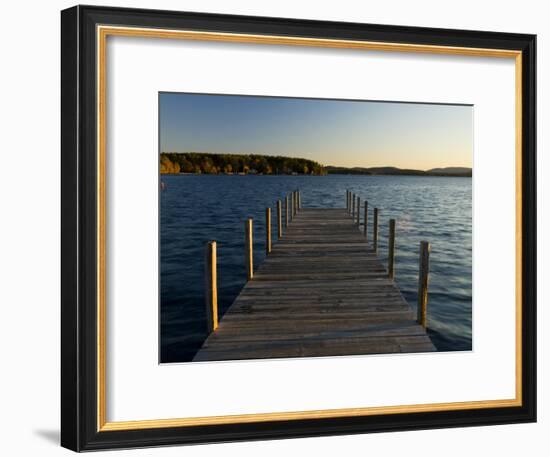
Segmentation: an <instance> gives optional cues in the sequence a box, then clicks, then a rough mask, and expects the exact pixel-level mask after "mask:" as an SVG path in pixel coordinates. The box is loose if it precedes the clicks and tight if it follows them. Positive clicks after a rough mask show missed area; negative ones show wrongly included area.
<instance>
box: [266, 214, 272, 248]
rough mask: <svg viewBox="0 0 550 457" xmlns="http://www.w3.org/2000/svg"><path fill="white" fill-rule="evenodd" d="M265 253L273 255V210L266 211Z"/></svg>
mask: <svg viewBox="0 0 550 457" xmlns="http://www.w3.org/2000/svg"><path fill="white" fill-rule="evenodd" d="M265 253H266V254H271V208H266V209H265Z"/></svg>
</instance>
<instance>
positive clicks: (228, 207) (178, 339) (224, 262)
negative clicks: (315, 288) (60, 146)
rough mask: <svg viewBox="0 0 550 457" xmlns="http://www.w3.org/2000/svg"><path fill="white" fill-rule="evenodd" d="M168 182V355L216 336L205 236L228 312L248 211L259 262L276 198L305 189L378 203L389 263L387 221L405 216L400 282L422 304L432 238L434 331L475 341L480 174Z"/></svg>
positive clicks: (164, 286)
mask: <svg viewBox="0 0 550 457" xmlns="http://www.w3.org/2000/svg"><path fill="white" fill-rule="evenodd" d="M162 180H163V181H164V183H165V184H166V189H165V190H164V191H163V192H161V196H160V241H161V248H160V251H161V252H160V256H161V257H160V259H161V262H160V265H161V267H160V269H161V334H160V341H161V362H185V361H189V360H191V359H192V357H193V356H194V354H195V353H196V351H197V350H198V349H199V348H200V346H201V344H202V342H203V341H204V339H205V338H206V336H207V335H206V323H205V319H206V317H205V310H204V295H203V287H204V279H203V271H204V263H203V262H204V245H205V242H206V241H208V240H216V241H217V242H218V293H219V307H220V313H223V312H225V310H226V309H227V308H228V307H229V306H230V305H231V303H232V302H233V300H234V299H235V297H236V296H237V295H238V294H239V292H240V290H241V288H242V287H243V285H244V283H245V278H246V273H245V267H244V253H243V244H244V225H243V224H244V221H245V220H246V219H247V218H249V217H252V218H254V221H255V224H254V264H255V265H256V266H257V265H259V263H260V262H261V261H262V260H263V258H264V252H265V232H264V227H263V223H264V217H265V208H266V207H267V206H271V207H272V214H274V215H275V214H276V212H275V204H276V201H277V199H279V198H280V199H283V198H284V196H285V195H286V194H287V193H288V192H289V191H291V190H293V189H297V188H299V189H300V190H301V192H302V194H301V195H302V206H303V207H344V206H345V193H346V189H350V190H351V191H352V192H354V193H355V194H356V195H359V196H360V197H361V201H362V202H363V201H364V200H365V198H366V199H367V200H368V201H369V212H372V208H374V206H377V207H378V208H379V211H380V213H379V225H380V235H379V255H380V257H381V258H382V259H383V261H384V262H386V261H387V257H386V256H387V234H388V221H389V219H390V218H395V219H396V220H397V231H396V281H397V284H398V286H399V288H400V289H401V291H402V293H403V295H404V296H405V298H406V299H407V301H408V302H409V303H410V304H411V306H412V307H413V308H415V309H416V295H417V281H418V250H419V242H420V241H421V240H427V241H430V243H431V247H432V251H431V255H430V286H429V298H428V325H429V328H430V336H431V338H432V340H433V342H434V344H435V345H436V346H437V348H438V349H439V350H441V351H452V350H470V349H471V346H472V331H471V329H472V206H471V202H472V180H471V178H443V177H418V176H347V175H329V176H227V175H219V176H215V175H202V176H201V175H179V176H163V177H162ZM369 221H372V215H371V214H369ZM274 229H275V225H274ZM275 238H276V237H275ZM275 242H276V240H275Z"/></svg>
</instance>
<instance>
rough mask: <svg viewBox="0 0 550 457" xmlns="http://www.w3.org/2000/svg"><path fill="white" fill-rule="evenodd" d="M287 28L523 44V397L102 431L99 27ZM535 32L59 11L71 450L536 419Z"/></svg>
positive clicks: (392, 39) (65, 380)
mask: <svg viewBox="0 0 550 457" xmlns="http://www.w3.org/2000/svg"><path fill="white" fill-rule="evenodd" d="M100 24H101V25H117V26H120V25H126V26H135V27H150V28H162V29H182V30H195V31H210V32H225V33H244V34H256V35H278V36H279V35H283V36H296V37H305V38H324V39H340V40H359V41H371V42H373V41H374V42H386V43H388V42H389V43H408V44H417V45H437V46H450V47H473V48H484V49H508V50H517V51H521V53H522V57H521V58H522V86H521V96H522V127H521V129H522V145H521V146H522V156H521V161H522V189H521V193H522V196H521V198H522V214H521V223H522V264H521V272H522V290H521V297H522V303H523V306H522V316H521V323H522V332H521V335H522V354H521V355H522V357H521V368H522V371H521V373H522V386H523V389H522V401H521V405H520V406H514V407H496V408H482V409H465V410H452V411H432V412H416V413H414V412H413V413H401V414H384V415H369V416H360V417H357V416H355V417H337V418H319V419H306V420H276V421H263V422H254V423H240V424H224V425H199V426H192V427H158V428H150V429H139V430H111V431H99V430H98V419H97V417H98V389H97V385H98V384H97V378H98V371H97V370H98V355H97V351H96V349H97V343H98V341H97V338H98V334H97V325H98V322H97V267H98V265H97V256H96V252H97V248H98V246H97V212H96V210H97V204H98V195H97V188H96V183H97V135H96V128H97V125H96V124H97V109H96V97H97V90H96V70H97V67H96V65H97V59H96V45H97V40H96V33H97V31H96V27H97V25H100ZM535 62H536V36H535V35H527V34H515V33H495V32H481V31H465V30H445V29H433V28H414V27H403V26H389V25H374V24H358V23H343V22H324V21H322V22H321V21H310V20H297V19H281V18H267V17H247V16H233V15H218V14H202V13H184V12H172V11H159V10H143V9H124V8H107V7H95V6H75V7H73V8H70V9H67V10H64V11H62V13H61V150H62V151H61V152H62V158H61V179H62V182H61V208H62V217H61V239H62V242H61V277H62V284H61V444H62V446H64V447H66V448H69V449H72V450H74V451H88V450H99V449H114V448H131V447H143V446H161V445H176V444H194V443H216V442H226V441H242V440H260V439H276V438H295V437H308V436H325V435H340V434H354V433H366V432H382V431H397V430H399V431H403V430H416V429H430V428H442V427H465V426H477V425H492V424H505V423H519V422H533V421H535V420H536V172H535V165H536V164H535V161H536V159H535V157H536V143H535V139H536V138H535V135H536V131H535V125H536V122H535V113H536V106H535V104H536V94H535V89H536V71H535Z"/></svg>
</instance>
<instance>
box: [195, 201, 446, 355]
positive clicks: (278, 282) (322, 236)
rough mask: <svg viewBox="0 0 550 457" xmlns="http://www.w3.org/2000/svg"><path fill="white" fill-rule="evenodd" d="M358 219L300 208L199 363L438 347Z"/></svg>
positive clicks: (214, 333)
mask: <svg viewBox="0 0 550 457" xmlns="http://www.w3.org/2000/svg"><path fill="white" fill-rule="evenodd" d="M350 208H351V206H350ZM358 209H359V208H358ZM365 220H366V218H365ZM358 221H359V216H357V217H356V214H355V212H352V211H351V210H349V209H345V208H342V209H313V208H311V209H309V208H304V209H299V210H298V211H297V212H296V214H295V215H294V218H293V219H292V222H291V224H289V225H288V227H286V229H285V231H284V234H283V236H282V237H281V239H280V240H279V241H278V242H277V243H275V244H274V245H273V247H272V248H271V253H270V254H269V255H268V256H267V257H266V259H265V260H264V262H263V263H262V264H261V265H260V266H259V267H258V268H257V269H256V270H255V271H254V272H253V278H252V279H250V280H249V281H248V282H247V283H246V285H245V286H244V288H243V289H242V291H241V293H240V294H239V296H238V297H237V298H236V299H235V301H234V302H233V304H232V305H231V306H230V307H229V309H228V310H227V311H226V313H225V314H224V315H223V317H222V318H221V319H220V321H219V326H218V327H217V328H216V329H215V330H213V331H212V333H210V336H209V337H208V338H207V339H206V340H205V342H204V344H203V346H202V348H201V349H200V350H199V351H198V352H197V354H196V356H195V358H194V361H212V360H238V359H263V358H281V357H313V356H339V355H359V354H382V353H399V352H429V351H435V350H436V349H435V347H434V345H433V344H432V342H431V340H430V338H429V337H428V335H427V333H426V329H425V327H424V326H422V325H420V324H419V323H418V319H417V316H416V315H415V313H414V312H413V311H412V309H411V308H410V306H409V304H408V303H407V302H406V301H405V299H404V298H403V296H402V295H401V292H400V291H399V289H398V288H397V286H396V285H395V283H394V281H393V280H392V279H390V276H389V275H388V271H387V269H386V268H385V267H384V266H383V265H382V263H381V261H380V260H379V258H378V257H377V255H376V252H375V249H374V247H373V245H372V244H371V243H369V242H368V241H367V240H368V238H367V237H366V236H365V234H366V231H364V230H363V229H362V228H361V227H360V225H359V223H358ZM376 225H377V221H376ZM376 230H377V229H376ZM371 238H372V237H371ZM392 264H393V262H392ZM392 268H393V267H392Z"/></svg>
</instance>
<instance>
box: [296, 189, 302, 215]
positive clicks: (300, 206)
mask: <svg viewBox="0 0 550 457" xmlns="http://www.w3.org/2000/svg"><path fill="white" fill-rule="evenodd" d="M296 192H298V211H299V210H301V209H302V193H301V192H300V189H298V190H297V191H296Z"/></svg>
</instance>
